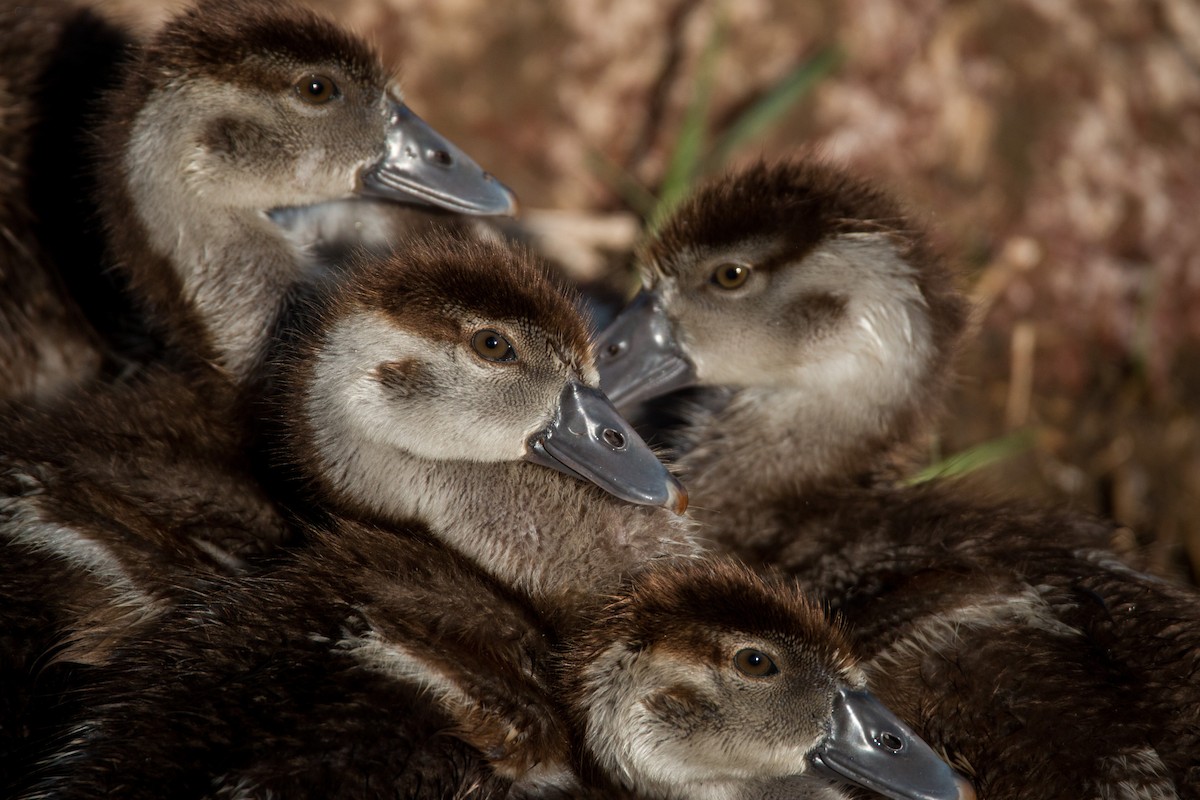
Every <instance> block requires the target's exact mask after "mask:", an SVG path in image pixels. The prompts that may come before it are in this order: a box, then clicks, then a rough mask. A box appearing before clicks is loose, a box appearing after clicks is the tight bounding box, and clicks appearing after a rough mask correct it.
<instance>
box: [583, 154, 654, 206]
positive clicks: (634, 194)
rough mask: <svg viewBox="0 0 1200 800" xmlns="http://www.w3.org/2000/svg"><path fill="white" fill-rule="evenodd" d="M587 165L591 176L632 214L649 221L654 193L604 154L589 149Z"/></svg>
mask: <svg viewBox="0 0 1200 800" xmlns="http://www.w3.org/2000/svg"><path fill="white" fill-rule="evenodd" d="M587 164H588V168H589V169H590V170H591V172H592V174H593V175H595V176H596V177H597V178H599V179H600V181H601V183H603V184H604V185H605V186H607V187H608V188H609V190H610V191H612V192H613V193H614V194H616V195H617V197H620V198H621V201H622V202H623V203H625V205H626V206H628V207H629V209H630V210H631V211H633V213H635V214H637V215H638V216H640V217H641V218H642V219H650V215H651V214H653V213H654V207H655V206H656V205H658V198H657V197H655V196H654V192H652V191H650V190H649V189H647V188H646V185H645V184H643V183H642V182H641V181H639V180H638V179H637V178H636V177H635V176H634V175H632V174H631V173H630V172H629V171H628V170H626V169H625V168H623V167H622V166H621V165H620V164H618V163H616V162H615V161H613V160H612V159H611V158H609V157H608V156H606V155H605V154H604V153H602V152H600V151H599V150H596V149H594V148H590V149H589V150H588V153H587Z"/></svg>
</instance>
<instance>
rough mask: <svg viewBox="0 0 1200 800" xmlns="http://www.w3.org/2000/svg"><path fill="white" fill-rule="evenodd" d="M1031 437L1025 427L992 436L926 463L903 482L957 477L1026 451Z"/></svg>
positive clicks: (1032, 435) (1032, 443)
mask: <svg viewBox="0 0 1200 800" xmlns="http://www.w3.org/2000/svg"><path fill="white" fill-rule="evenodd" d="M1035 440H1036V436H1035V432H1034V431H1033V430H1029V429H1026V430H1020V431H1017V432H1015V433H1011V434H1009V435H1008V436H1002V437H1000V438H999V439H992V440H991V441H990V442H984V443H983V444H977V445H975V446H974V447H968V448H967V449H966V450H963V451H962V452H961V453H955V454H954V455H952V456H949V457H947V458H944V459H942V460H941V461H939V462H937V463H936V464H930V465H929V466H928V467H926V468H925V469H923V470H921V471H920V472H918V473H917V474H916V475H913V476H912V477H911V478H909V479H908V480H906V481H905V483H906V484H907V485H909V486H913V485H915V484H918V483H924V482H926V481H931V480H934V479H938V478H960V477H962V476H963V475H968V474H970V473H972V472H975V471H977V470H980V469H983V468H984V467H988V466H991V465H992V464H996V463H999V462H1001V461H1005V460H1007V459H1009V458H1012V457H1013V456H1017V455H1020V454H1021V453H1024V452H1026V451H1028V450H1029V449H1030V448H1032V447H1033V445H1034V441H1035Z"/></svg>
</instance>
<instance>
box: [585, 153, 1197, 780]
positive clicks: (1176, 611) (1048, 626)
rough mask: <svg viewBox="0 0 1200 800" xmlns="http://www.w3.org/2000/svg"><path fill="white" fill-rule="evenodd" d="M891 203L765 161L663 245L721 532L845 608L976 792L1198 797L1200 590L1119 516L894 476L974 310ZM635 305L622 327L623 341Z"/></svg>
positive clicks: (876, 684)
mask: <svg viewBox="0 0 1200 800" xmlns="http://www.w3.org/2000/svg"><path fill="white" fill-rule="evenodd" d="M876 198H877V195H876V193H875V192H873V191H872V190H869V189H866V188H864V187H863V185H862V184H860V183H858V182H856V181H854V180H851V179H849V178H846V177H844V176H843V175H841V174H840V173H839V172H838V171H837V170H834V169H832V168H830V167H825V166H821V165H817V164H790V165H788V164H785V165H779V166H775V167H767V166H757V167H754V168H751V169H749V170H746V171H744V172H741V173H737V174H734V175H732V176H729V177H726V178H724V179H722V180H719V181H717V182H715V183H713V184H711V185H709V186H708V187H706V188H703V189H701V190H700V191H699V192H698V193H697V194H696V195H695V196H694V197H693V198H692V199H691V200H690V201H689V202H688V203H687V204H685V205H684V206H683V207H682V208H681V209H680V211H679V212H678V213H677V214H676V215H675V217H674V218H673V219H672V220H671V221H669V222H667V223H666V225H665V226H664V228H663V231H664V232H663V234H662V235H661V236H660V237H658V238H657V239H656V240H655V241H654V242H652V243H651V244H650V245H649V246H648V248H647V250H646V252H647V254H648V255H647V258H648V259H649V262H648V276H649V277H648V281H649V284H650V286H651V288H652V289H654V288H656V287H658V286H659V284H662V285H663V287H662V288H661V289H660V290H659V292H658V294H659V298H660V299H659V300H658V303H659V306H660V309H661V317H660V319H665V320H666V321H665V322H661V323H660V324H662V325H663V326H664V328H669V329H670V330H671V331H672V333H673V335H672V337H670V338H671V339H672V341H673V342H674V345H675V347H677V349H678V351H677V355H682V357H683V358H684V359H686V360H688V361H690V362H691V364H692V367H693V374H694V381H695V384H696V385H697V386H698V387H699V389H698V391H699V393H700V397H701V398H702V399H703V400H705V401H706V402H705V403H697V404H694V405H693V407H692V409H691V410H690V411H688V412H685V413H684V414H682V418H683V422H682V424H681V426H680V428H679V429H678V430H677V431H675V432H674V433H671V434H667V436H668V439H669V440H670V441H672V442H674V443H675V444H677V445H678V448H679V456H678V459H677V466H678V467H679V468H680V470H681V472H682V474H683V476H684V479H685V481H686V482H687V484H688V487H689V490H690V491H691V494H692V498H693V507H694V508H695V509H696V510H697V512H696V513H697V514H698V515H699V516H700V517H701V519H702V521H703V522H704V528H703V529H702V530H703V531H704V532H707V533H710V534H711V535H712V536H713V537H714V538H716V539H718V540H719V541H720V542H721V544H722V547H723V549H726V550H729V551H732V552H735V553H738V554H739V555H740V556H741V557H743V558H745V559H746V560H748V561H749V562H750V563H752V564H755V565H758V566H762V567H769V568H772V569H782V570H784V571H785V572H786V573H787V574H789V575H791V576H793V577H795V578H797V579H799V581H800V583H801V585H803V586H805V587H806V588H808V589H809V590H810V591H812V592H813V593H814V594H815V595H816V596H818V597H821V598H824V599H825V600H826V601H827V602H829V603H830V604H831V605H832V606H833V608H834V609H836V610H837V611H838V612H839V613H841V614H842V615H843V616H844V617H845V619H846V620H847V622H848V623H850V627H849V630H850V632H851V639H852V641H853V642H854V644H855V646H856V648H858V649H859V650H860V652H861V653H862V655H863V659H864V660H863V667H864V669H865V670H866V671H867V673H868V675H869V676H870V678H871V685H872V686H873V688H875V689H876V690H877V691H878V692H879V693H880V695H881V696H882V697H884V698H885V700H886V701H887V702H888V703H889V704H890V705H892V706H894V707H896V708H897V709H898V710H899V711H900V713H901V714H902V715H904V716H905V717H906V718H907V719H910V720H912V721H913V722H914V723H915V724H916V727H917V729H918V730H919V731H921V732H922V733H923V734H924V735H925V736H927V738H929V740H930V741H931V742H932V743H933V744H934V745H935V746H936V747H938V748H939V749H940V750H941V751H942V752H944V753H945V754H946V755H947V757H948V758H949V759H950V760H951V763H953V764H955V765H956V766H957V767H959V769H961V770H963V771H964V772H966V773H967V774H968V775H969V776H970V777H971V778H972V779H973V780H974V782H975V784H976V788H977V789H978V791H979V794H980V797H996V798H1006V797H1023V796H1029V795H1030V794H1031V793H1036V794H1037V795H1038V796H1096V797H1175V796H1188V794H1189V792H1191V793H1194V791H1195V785H1196V780H1197V775H1196V772H1195V769H1194V768H1193V767H1191V766H1189V765H1188V758H1189V756H1188V755H1187V753H1189V752H1194V747H1195V740H1196V736H1197V732H1198V731H1200V697H1197V695H1196V692H1195V691H1194V690H1193V689H1192V688H1191V684H1192V683H1194V681H1186V680H1184V681H1181V680H1180V678H1181V677H1182V676H1184V675H1192V674H1194V671H1195V669H1196V666H1197V661H1196V658H1195V655H1194V652H1195V651H1194V647H1193V644H1192V643H1193V640H1194V639H1195V638H1196V632H1197V631H1200V615H1198V614H1197V613H1196V611H1195V608H1197V607H1200V606H1197V604H1196V603H1195V600H1196V599H1200V598H1197V597H1196V596H1195V594H1194V592H1192V591H1191V590H1189V589H1186V588H1183V587H1174V586H1170V585H1169V584H1166V583H1163V582H1161V581H1158V580H1157V579H1154V578H1151V577H1149V576H1147V575H1144V574H1141V573H1138V572H1136V571H1134V570H1132V569H1130V568H1129V567H1127V566H1125V565H1123V564H1121V563H1120V561H1119V559H1117V558H1116V557H1115V556H1114V555H1113V554H1112V553H1111V552H1110V551H1109V550H1108V542H1109V537H1110V535H1111V532H1112V530H1113V526H1112V525H1111V524H1108V523H1105V522H1103V521H1098V520H1091V519H1089V518H1087V517H1084V516H1081V515H1072V514H1066V513H1056V512H1050V511H1047V510H1044V509H1037V508H1032V507H1026V506H1023V505H1021V504H1017V503H1011V502H996V501H986V500H978V499H974V498H972V497H971V495H970V494H969V492H967V491H966V490H965V488H964V487H960V486H955V485H953V484H939V483H935V484H932V485H928V486H921V487H907V488H906V487H903V486H889V485H887V484H886V483H875V482H874V481H872V479H871V473H872V471H873V469H874V466H875V464H876V463H878V459H879V457H880V456H881V455H883V454H884V453H886V451H887V449H888V447H889V446H890V444H891V443H894V442H903V441H904V440H905V439H906V438H907V437H908V435H909V433H910V431H911V430H912V425H911V423H912V422H913V421H916V420H920V419H922V418H924V417H926V416H927V415H928V413H929V410H931V409H933V410H936V409H937V407H938V405H939V403H938V399H939V397H938V394H939V391H940V389H941V387H942V386H944V385H945V381H946V375H947V374H948V361H949V358H950V356H951V355H952V353H953V345H954V342H955V341H956V339H957V337H958V334H959V332H960V331H961V328H962V321H963V305H962V302H961V300H960V299H959V298H958V297H957V295H956V294H955V293H954V292H953V291H952V289H951V284H950V280H949V276H948V273H947V272H946V269H945V267H944V266H943V265H942V264H941V263H940V262H939V261H937V260H936V259H934V258H932V257H931V256H930V254H929V251H928V250H926V249H925V248H924V247H923V246H920V245H919V241H920V234H919V233H916V232H915V231H913V227H914V226H913V223H912V222H910V221H908V220H907V219H906V218H905V217H904V216H903V215H898V214H897V213H896V212H885V213H884V214H883V215H882V218H881V213H880V211H879V209H880V207H881V205H880V202H879V201H878V200H877V199H876ZM884 207H885V208H886V206H884ZM796 239H798V240H799V241H800V242H802V243H806V244H804V245H803V246H800V247H789V245H788V244H787V243H788V242H791V241H794V240H796ZM914 242H917V243H918V245H916V246H914V244H913V243H914ZM728 264H732V265H735V266H736V267H738V268H740V269H742V270H745V271H746V273H745V274H742V272H739V271H738V270H735V271H734V272H733V273H729V274H721V271H722V270H723V269H725V267H724V266H723V265H728ZM723 279H724V283H727V284H736V285H733V286H731V287H726V286H723V285H722V280H723ZM627 320H628V318H627ZM627 320H626V321H623V322H618V323H617V324H615V325H614V328H613V333H614V334H615V335H613V336H610V338H608V339H607V340H605V341H602V342H601V351H602V352H605V349H604V348H605V347H606V346H614V347H615V349H614V350H612V351H610V352H612V353H616V355H617V357H618V360H619V359H624V358H626V355H627V353H626V352H624V351H621V349H620V345H621V343H622V342H623V341H625V339H626V338H628V331H627V330H623V329H622V326H623V325H626V324H627ZM759 343H762V345H763V349H762V350H759V349H758V347H759ZM764 354H765V357H764ZM628 355H629V356H631V357H633V358H635V359H636V358H637V353H636V352H634V351H629V352H628ZM601 368H602V375H604V380H606V381H607V380H608V375H606V374H605V373H604V362H603V361H602V363H601ZM609 374H613V373H609ZM620 374H621V373H620V371H619V370H618V372H617V373H616V375H618V376H619V375H620ZM614 380H616V379H615V378H614ZM617 394H618V395H619V394H620V391H619V389H617ZM864 477H865V480H864ZM873 484H875V485H873ZM1132 598H1137V601H1136V602H1134V601H1132ZM1084 698H1086V699H1084ZM1076 726H1078V727H1076ZM1078 730H1103V731H1104V732H1105V734H1104V736H1103V737H1098V738H1096V739H1090V738H1081V737H1079V736H1077V735H1075V734H1076V733H1077V731H1078Z"/></svg>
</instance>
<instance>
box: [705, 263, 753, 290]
mask: <svg viewBox="0 0 1200 800" xmlns="http://www.w3.org/2000/svg"><path fill="white" fill-rule="evenodd" d="M749 277H750V268H749V267H747V266H745V265H744V264H722V265H720V266H719V267H717V268H716V269H714V270H713V274H712V282H713V283H715V284H716V285H717V286H720V287H721V288H722V289H736V288H738V287H739V286H741V285H742V284H743V283H745V282H746V279H747V278H749Z"/></svg>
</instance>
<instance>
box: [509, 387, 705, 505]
mask: <svg viewBox="0 0 1200 800" xmlns="http://www.w3.org/2000/svg"><path fill="white" fill-rule="evenodd" d="M525 458H526V460H528V461H532V462H533V463H535V464H541V465H542V466H544V467H553V468H554V469H556V470H558V471H559V472H564V473H566V474H567V475H570V476H572V477H575V478H578V479H579V480H582V481H590V482H591V483H594V484H596V485H597V486H599V487H600V488H601V489H603V490H605V491H606V492H609V493H611V494H614V495H616V496H617V497H619V498H621V499H622V500H627V501H629V502H630V503H636V504H638V505H645V506H665V507H666V508H669V509H671V510H672V511H674V512H675V513H676V514H682V513H683V512H684V511H685V510H686V509H687V490H685V489H684V488H683V486H682V485H681V484H680V483H679V481H677V480H675V477H674V476H673V475H671V473H669V472H667V468H666V467H664V466H663V465H662V462H660V461H659V460H658V459H657V458H656V457H655V456H654V453H652V452H650V448H649V447H647V446H646V443H645V442H643V441H642V438H641V437H640V436H638V435H637V434H636V433H635V432H634V430H633V428H632V427H631V426H630V425H629V423H628V422H626V421H625V420H624V419H623V418H622V417H621V415H620V414H618V413H617V409H616V408H614V407H613V404H612V403H610V402H609V401H608V398H607V397H605V396H604V395H603V394H602V393H601V392H599V391H597V390H596V389H592V388H591V387H589V386H584V385H583V384H582V383H579V382H578V381H571V382H570V383H568V384H567V385H566V387H564V388H563V391H562V395H561V396H560V397H559V401H558V410H557V413H556V414H555V417H554V421H553V422H551V423H550V424H549V425H548V426H546V427H545V428H544V429H542V430H540V431H538V432H537V433H535V434H534V435H533V436H531V437H530V438H529V448H528V450H527V451H526V454H525Z"/></svg>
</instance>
